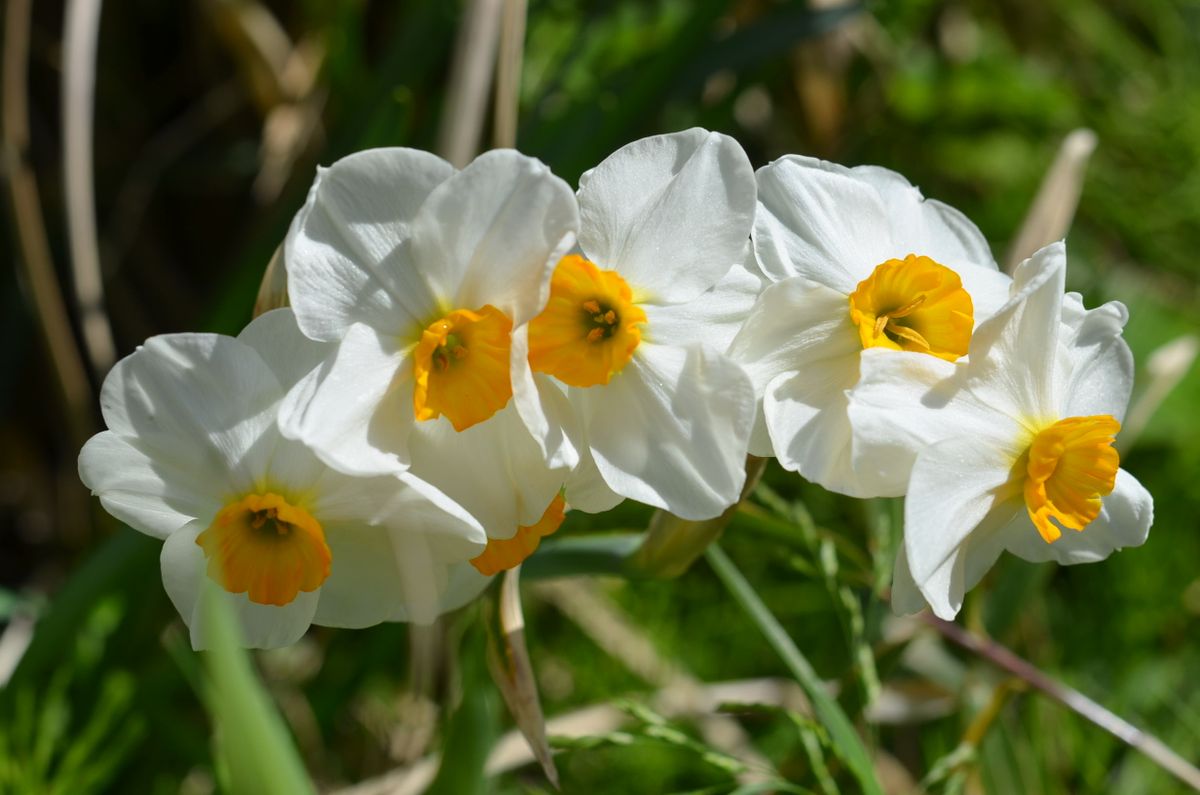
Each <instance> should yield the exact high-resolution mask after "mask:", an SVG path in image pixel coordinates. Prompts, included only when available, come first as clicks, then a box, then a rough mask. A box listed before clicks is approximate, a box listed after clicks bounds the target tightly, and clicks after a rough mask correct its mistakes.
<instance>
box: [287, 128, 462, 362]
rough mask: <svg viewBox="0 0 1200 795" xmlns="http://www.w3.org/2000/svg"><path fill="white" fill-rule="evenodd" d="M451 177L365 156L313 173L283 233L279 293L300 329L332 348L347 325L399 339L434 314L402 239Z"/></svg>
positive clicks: (435, 168)
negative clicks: (284, 275) (283, 280)
mask: <svg viewBox="0 0 1200 795" xmlns="http://www.w3.org/2000/svg"><path fill="white" fill-rule="evenodd" d="M453 173H454V168H453V167H452V166H451V165H450V164H449V163H447V162H446V161H444V160H442V159H441V158H439V157H435V156H434V155H431V154H429V153H428V152H421V151H417V150H415V149H398V148H396V149H369V150H367V151H364V152H357V153H355V154H352V155H349V156H348V157H344V158H342V159H341V160H339V161H337V162H336V163H334V164H333V165H332V166H330V167H329V168H327V169H319V170H318V172H317V179H316V181H315V182H314V183H313V186H312V188H311V189H310V190H309V194H308V200H307V202H306V203H305V205H304V208H303V209H302V210H301V211H300V212H299V213H297V215H296V218H295V220H294V221H293V222H292V226H291V228H290V229H289V230H288V236H287V240H286V242H285V244H284V258H285V262H286V263H287V270H288V294H289V298H290V301H291V304H292V306H293V307H295V309H296V315H297V318H298V320H299V322H300V327H301V328H302V329H304V333H305V334H307V335H308V336H310V337H312V338H314V339H322V340H330V341H333V340H337V339H339V338H340V337H341V336H342V335H343V334H344V333H345V332H346V330H347V329H348V328H349V326H350V325H351V324H352V323H366V324H368V325H370V326H373V327H375V328H376V329H378V330H379V331H380V332H382V333H385V334H393V335H395V334H400V333H402V332H404V331H405V330H406V329H407V327H408V326H409V325H411V324H412V323H413V322H418V323H424V322H428V321H429V320H430V318H429V317H428V315H429V314H430V313H431V312H432V311H433V310H434V309H436V307H437V303H436V301H435V300H434V299H435V294H434V292H433V290H432V289H431V288H430V283H429V281H428V279H427V274H422V273H421V272H420V271H418V270H417V269H415V268H414V267H413V265H412V260H411V258H410V256H409V252H408V243H407V240H408V238H409V235H410V226H411V223H412V219H413V218H414V216H415V215H416V213H417V210H418V209H419V208H420V206H421V204H422V203H423V202H424V201H425V199H426V197H428V195H429V193H430V191H432V190H433V189H434V188H435V187H436V186H437V185H439V184H441V183H442V182H444V181H445V180H446V179H447V178H449V177H450V175H451V174H453Z"/></svg>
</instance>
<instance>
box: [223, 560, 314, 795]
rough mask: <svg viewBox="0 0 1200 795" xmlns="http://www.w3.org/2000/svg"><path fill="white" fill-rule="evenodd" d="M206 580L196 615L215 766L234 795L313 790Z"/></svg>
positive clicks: (233, 624) (232, 620) (232, 622)
mask: <svg viewBox="0 0 1200 795" xmlns="http://www.w3.org/2000/svg"><path fill="white" fill-rule="evenodd" d="M206 586H207V587H205V589H204V595H203V599H204V611H203V619H202V620H203V621H204V626H205V633H206V636H207V639H208V643H209V647H210V650H209V651H208V653H207V654H206V655H205V657H206V663H207V667H208V675H209V678H210V680H211V682H210V687H209V691H208V693H209V701H208V708H209V712H210V714H211V716H212V720H213V725H214V727H215V730H216V747H215V752H216V756H217V758H216V763H217V768H218V770H220V771H223V772H224V774H225V775H226V776H227V777H228V780H227V784H228V787H229V790H230V791H231V792H233V793H235V795H304V794H305V793H312V794H313V795H315V792H316V790H315V789H314V788H313V785H312V782H311V781H310V780H309V778H308V774H307V772H305V769H304V763H303V762H301V761H300V754H299V753H298V752H297V751H296V747H295V745H294V744H293V743H292V738H291V736H290V735H289V733H288V730H287V727H286V726H285V724H284V722H283V718H282V717H281V716H280V714H279V712H278V710H277V709H276V708H275V704H274V702H272V701H271V698H270V697H269V696H268V695H267V692H266V690H264V689H263V686H262V684H261V683H260V682H259V681H258V677H257V676H256V675H255V673H254V669H253V667H252V666H251V664H250V655H249V653H248V652H247V651H246V650H245V649H243V648H242V644H241V640H240V637H239V632H238V626H237V619H236V617H235V616H234V615H233V613H232V611H231V610H230V609H229V605H227V604H226V603H225V601H224V600H223V599H221V598H219V595H218V593H217V591H216V587H215V586H213V585H208V584H206Z"/></svg>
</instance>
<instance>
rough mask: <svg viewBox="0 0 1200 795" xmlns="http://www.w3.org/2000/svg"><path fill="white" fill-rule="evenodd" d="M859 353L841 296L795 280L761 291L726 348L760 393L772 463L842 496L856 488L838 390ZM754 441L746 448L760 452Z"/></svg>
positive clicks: (853, 372)
mask: <svg viewBox="0 0 1200 795" xmlns="http://www.w3.org/2000/svg"><path fill="white" fill-rule="evenodd" d="M861 350H862V343H861V342H860V341H859V339H858V330H857V329H856V328H855V327H854V324H853V323H851V321H850V313H849V307H848V305H847V303H846V296H844V295H842V294H840V293H838V292H837V291H835V290H832V289H830V288H829V287H825V286H823V285H820V284H817V283H816V282H812V281H809V280H807V279H803V278H792V279H785V280H784V281H782V282H778V283H777V284H773V285H771V286H770V287H768V288H767V289H766V290H764V291H763V293H762V295H761V296H760V297H759V299H758V303H756V304H755V305H754V309H753V310H751V312H750V316H749V318H748V319H747V320H746V324H745V326H744V327H743V328H742V330H741V331H740V332H738V335H737V337H736V338H735V339H734V341H733V344H732V345H731V346H730V350H729V354H730V356H731V357H733V359H734V360H735V361H736V362H738V363H739V364H741V365H742V366H743V367H744V368H745V369H746V372H747V373H748V374H749V375H750V378H751V381H752V382H753V383H754V387H755V392H756V394H759V395H762V396H763V403H762V409H761V411H762V417H763V420H762V421H763V424H764V425H765V427H766V429H767V431H768V433H769V434H770V440H771V444H772V449H773V450H774V455H775V456H776V457H777V458H778V459H779V462H780V464H781V465H782V466H784V467H785V468H787V469H791V470H793V471H796V472H799V473H800V474H801V475H803V476H804V477H806V478H808V479H809V480H812V481H813V482H816V483H820V484H821V485H823V486H825V487H826V488H829V489H833V490H835V491H840V492H842V493H849V494H856V493H858V491H859V485H858V483H857V482H856V480H857V479H856V478H855V477H854V474H853V471H852V470H851V468H850V425H849V420H848V419H847V417H846V396H845V392H846V390H847V389H849V388H851V387H852V386H854V383H855V381H856V380H857V379H858V359H859V354H860V352H861ZM756 441H757V443H756V444H755V446H754V447H753V448H752V449H751V452H754V453H755V454H759V453H760V452H766V451H764V450H762V448H761V447H760V446H759V445H760V444H761V438H759V439H758V440H756Z"/></svg>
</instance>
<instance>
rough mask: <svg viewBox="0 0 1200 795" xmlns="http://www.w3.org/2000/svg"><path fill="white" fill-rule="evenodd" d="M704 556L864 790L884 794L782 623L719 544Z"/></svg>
mask: <svg viewBox="0 0 1200 795" xmlns="http://www.w3.org/2000/svg"><path fill="white" fill-rule="evenodd" d="M704 556H705V557H706V558H707V559H708V563H709V565H710V566H712V569H713V571H714V572H715V573H716V575H717V578H718V579H720V580H721V583H722V584H723V585H724V586H725V587H726V588H727V589H728V590H729V593H730V595H731V596H733V598H734V601H736V602H737V603H738V604H739V605H740V606H741V608H742V609H743V610H745V611H746V614H747V615H748V616H749V617H750V619H751V620H752V621H753V622H754V624H755V626H757V627H758V629H759V631H760V632H762V634H763V637H764V638H766V640H767V643H769V644H770V646H771V648H772V649H774V650H775V653H776V654H778V655H779V658H780V659H781V660H783V664H784V665H785V666H787V668H788V670H789V671H791V673H792V676H794V677H795V679H796V681H797V682H798V683H799V684H800V687H802V688H803V689H804V693H805V695H807V696H808V699H809V701H811V702H812V706H813V712H814V713H815V714H816V716H817V719H818V720H819V721H820V723H821V725H822V726H824V727H825V730H826V731H828V732H829V740H830V744H831V745H832V747H833V749H834V750H835V751H836V752H837V754H838V756H840V757H841V758H842V761H844V762H845V763H846V765H847V766H848V767H849V768H850V772H851V773H853V774H854V777H855V779H857V780H858V783H859V786H860V787H862V791H863V792H864V793H869V794H870V795H882V793H883V790H882V789H881V788H880V786H879V782H878V781H877V780H876V778H875V770H874V767H873V766H872V764H871V757H870V755H869V754H868V753H867V750H866V748H864V747H863V744H862V741H861V740H860V739H859V736H858V733H857V732H856V731H855V730H854V726H853V724H851V723H850V719H849V718H847V717H846V713H844V712H843V711H842V708H841V707H839V706H838V703H837V702H836V701H835V700H834V699H833V698H832V697H831V696H830V695H829V693H828V692H827V691H826V690H825V684H824V683H823V682H822V681H821V678H820V677H819V676H817V672H816V671H814V670H813V667H812V665H811V664H810V663H809V662H808V660H807V659H806V658H805V656H804V654H803V653H801V651H800V649H799V648H797V647H796V644H795V643H794V642H793V641H792V639H791V638H790V637H789V636H788V634H787V632H786V631H785V630H784V628H783V626H782V625H781V624H780V623H779V621H778V620H777V619H776V618H775V616H774V615H772V613H771V611H770V609H769V608H768V607H767V606H766V604H764V603H763V601H762V599H760V598H759V596H758V594H757V593H756V592H755V590H754V588H753V587H752V586H751V585H750V583H749V582H747V581H746V578H745V577H744V576H742V573H741V572H740V571H738V568H737V566H735V565H734V564H733V561H732V560H730V559H729V556H728V555H726V554H725V553H724V551H722V550H721V548H720V547H719V546H717V545H716V544H712V545H711V546H709V547H708V549H707V550H706V551H705V553H704Z"/></svg>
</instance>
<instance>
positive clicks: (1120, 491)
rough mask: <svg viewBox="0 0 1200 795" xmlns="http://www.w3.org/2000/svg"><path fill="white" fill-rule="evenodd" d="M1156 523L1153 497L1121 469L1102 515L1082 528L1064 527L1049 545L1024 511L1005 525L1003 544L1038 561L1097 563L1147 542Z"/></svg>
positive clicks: (1024, 556)
mask: <svg viewBox="0 0 1200 795" xmlns="http://www.w3.org/2000/svg"><path fill="white" fill-rule="evenodd" d="M1153 522H1154V498H1153V497H1151V496H1150V493H1149V492H1148V491H1146V489H1145V487H1143V486H1142V484H1141V483H1139V482H1138V481H1137V479H1136V478H1135V477H1133V475H1130V474H1129V473H1128V472H1126V471H1125V470H1124V469H1119V470H1117V482H1116V485H1115V486H1114V488H1113V491H1112V493H1111V494H1109V495H1108V496H1107V497H1105V498H1104V500H1103V508H1102V509H1101V511H1100V515H1099V516H1097V517H1096V518H1095V520H1093V521H1092V522H1091V523H1090V524H1088V526H1087V527H1085V528H1083V530H1079V531H1076V530H1063V534H1062V536H1060V537H1059V539H1058V540H1057V541H1055V542H1054V543H1052V544H1047V543H1046V542H1045V541H1044V540H1043V539H1042V537H1041V536H1040V535H1039V534H1038V531H1037V529H1036V528H1035V527H1034V526H1033V523H1032V522H1031V521H1029V513H1028V511H1021V512H1020V514H1018V516H1017V517H1016V519H1014V521H1013V523H1012V524H1011V525H1009V527H1007V528H1005V534H1004V543H1005V545H1006V547H1007V549H1008V550H1009V551H1010V552H1012V553H1013V554H1014V555H1017V556H1018V557H1022V558H1024V559H1025V560H1030V561H1034V562H1036V563H1041V562H1043V561H1048V560H1053V561H1057V562H1058V563H1061V564H1062V565H1064V566H1070V565H1072V564H1075V563H1094V562H1096V561H1099V560H1104V559H1105V558H1107V557H1108V556H1109V555H1111V554H1112V553H1113V552H1116V551H1117V550H1119V549H1124V548H1125V547H1138V546H1141V545H1142V544H1144V543H1145V541H1146V537H1147V535H1148V534H1149V532H1150V525H1151V524H1153Z"/></svg>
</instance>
